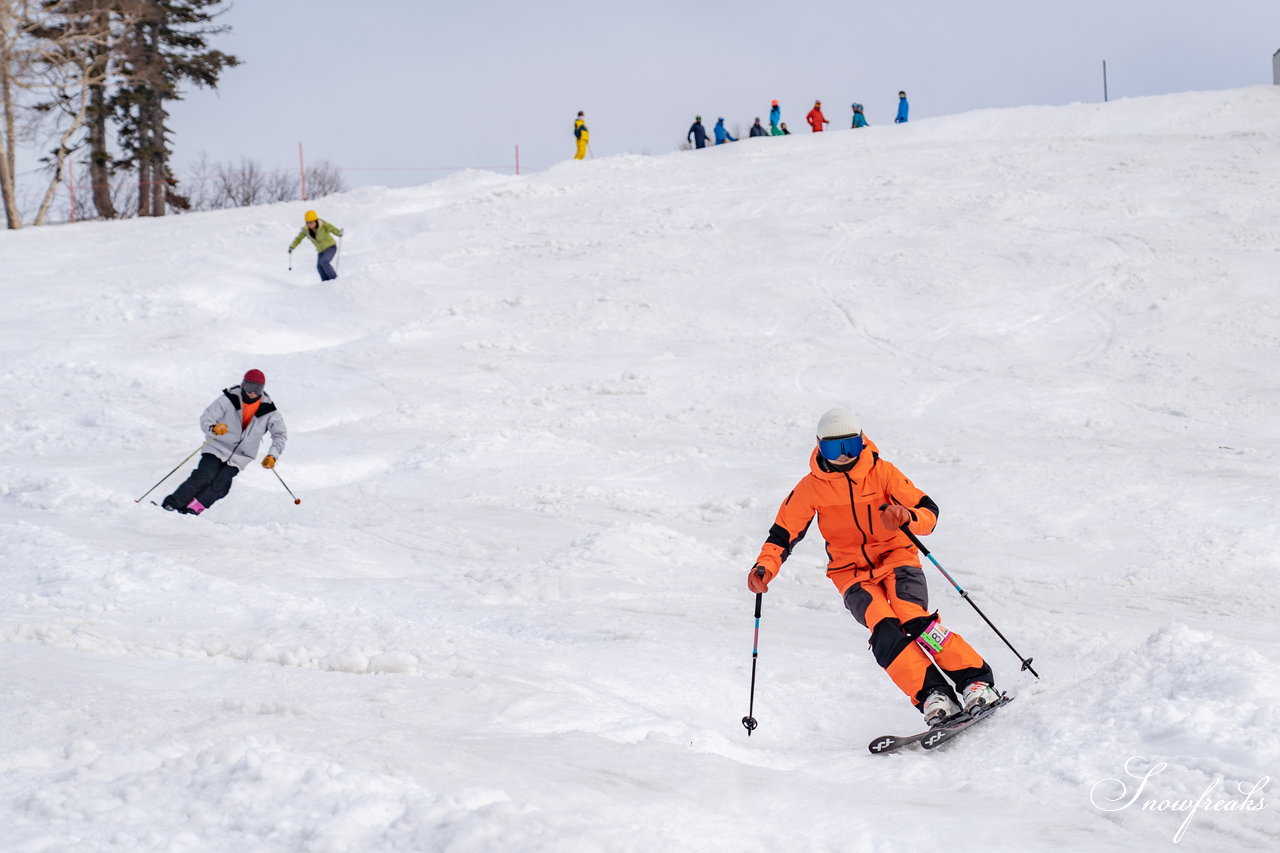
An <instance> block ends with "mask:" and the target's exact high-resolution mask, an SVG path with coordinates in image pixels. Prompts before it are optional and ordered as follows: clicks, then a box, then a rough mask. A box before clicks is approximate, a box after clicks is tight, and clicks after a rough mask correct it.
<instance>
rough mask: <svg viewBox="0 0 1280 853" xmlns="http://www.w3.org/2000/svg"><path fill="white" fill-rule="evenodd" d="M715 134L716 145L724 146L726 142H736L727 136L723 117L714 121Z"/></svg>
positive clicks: (727, 131)
mask: <svg viewBox="0 0 1280 853" xmlns="http://www.w3.org/2000/svg"><path fill="white" fill-rule="evenodd" d="M715 132H716V145H724V144H725V143H726V142H737V141H738V140H736V139H734V138H733V137H732V136H730V135H729V129H728V128H726V127H725V126H724V118H723V117H722V118H718V119H716V127H715Z"/></svg>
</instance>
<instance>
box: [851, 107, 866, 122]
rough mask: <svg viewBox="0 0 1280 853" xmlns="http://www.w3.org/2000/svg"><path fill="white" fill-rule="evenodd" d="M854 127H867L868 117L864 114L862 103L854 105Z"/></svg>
mask: <svg viewBox="0 0 1280 853" xmlns="http://www.w3.org/2000/svg"><path fill="white" fill-rule="evenodd" d="M852 126H853V127H866V126H867V117H866V116H864V115H863V114H862V104H854V105H853V125H852Z"/></svg>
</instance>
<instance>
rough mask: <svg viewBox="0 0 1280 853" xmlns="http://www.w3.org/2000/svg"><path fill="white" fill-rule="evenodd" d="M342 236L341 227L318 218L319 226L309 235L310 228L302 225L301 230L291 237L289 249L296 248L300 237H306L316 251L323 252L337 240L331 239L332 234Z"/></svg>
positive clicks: (300, 240) (300, 239)
mask: <svg viewBox="0 0 1280 853" xmlns="http://www.w3.org/2000/svg"><path fill="white" fill-rule="evenodd" d="M334 234H337V235H338V236H339V237H341V236H342V229H341V228H339V227H338V226H337V225H334V224H332V223H330V222H325V221H324V220H323V219H321V220H320V226H319V227H318V228H316V234H315V236H314V237H312V236H311V229H310V228H308V227H307V226H305V225H303V226H302V230H301V231H299V232H298V236H297V237H294V238H293V242H292V243H290V244H289V251H290V252H292V251H293V250H294V249H296V248H298V244H299V243H301V242H302V238H303V237H306V238H307V239H308V240H310V241H311V242H312V244H313V245H314V246H315V247H316V251H317V252H323V251H324V250H325V249H327V248H329V247H330V246H332V245H334V244H335V243H337V242H338V241H337V240H335V239H333V235H334Z"/></svg>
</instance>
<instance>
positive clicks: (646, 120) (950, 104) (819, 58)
mask: <svg viewBox="0 0 1280 853" xmlns="http://www.w3.org/2000/svg"><path fill="white" fill-rule="evenodd" d="M1050 5H1051V6H1052V8H1044V7H1046V6H1050ZM222 22H223V23H226V24H228V25H230V26H231V28H232V29H231V32H229V33H228V34H226V35H223V36H220V37H218V39H217V40H216V46H218V47H220V48H222V49H224V50H227V51H229V52H231V53H234V54H235V55H237V56H238V57H239V58H240V59H241V60H242V61H243V62H244V64H243V65H242V66H240V67H238V68H234V69H231V70H229V71H227V72H226V73H225V74H224V76H223V82H222V84H221V86H220V87H219V89H218V91H217V92H207V91H201V90H194V91H191V92H189V93H188V95H187V97H186V100H185V101H184V102H182V103H179V104H175V105H174V107H173V109H172V114H173V128H174V131H175V133H174V140H175V146H176V158H175V159H176V162H177V165H178V170H179V172H180V173H181V171H182V170H183V169H184V167H185V165H186V164H189V163H191V162H193V161H194V160H195V159H196V157H197V156H198V155H199V153H200V152H201V151H204V152H207V153H208V155H209V156H210V157H211V158H213V159H214V160H215V161H223V160H237V159H238V158H239V157H241V156H248V157H252V158H254V159H256V160H258V161H259V162H260V163H261V164H262V165H263V166H265V167H268V168H295V167H296V165H297V159H298V143H299V142H302V143H303V144H304V146H305V153H306V156H307V159H308V160H309V161H310V160H319V159H326V160H328V161H330V162H331V163H333V164H334V165H337V166H340V167H342V168H343V169H344V170H346V171H345V174H346V177H347V179H348V181H349V183H350V184H351V185H352V186H360V185H365V184H385V185H389V186H403V185H408V184H416V183H421V182H423V181H425V180H430V179H432V178H435V177H439V176H441V175H442V174H445V172H443V171H441V170H440V168H441V167H457V166H489V167H494V166H510V165H511V164H512V162H513V160H514V151H515V146H516V145H517V144H519V146H520V153H521V160H522V164H523V165H524V167H525V168H545V167H547V166H549V165H552V164H554V163H556V162H559V161H561V160H564V159H567V158H568V157H570V156H571V155H572V152H573V138H572V131H571V128H572V121H573V118H574V116H575V114H576V113H577V111H578V110H585V112H586V118H587V124H588V126H589V127H590V129H591V150H592V154H593V155H594V156H596V157H601V156H607V155H610V154H618V153H623V152H633V153H650V154H662V153H667V152H669V151H672V150H673V149H675V148H676V147H677V146H678V144H679V143H680V142H681V140H683V139H684V136H685V133H686V132H687V130H688V128H689V124H690V123H691V122H692V120H693V116H694V115H695V114H699V113H700V114H701V115H702V116H703V117H704V118H705V119H710V120H712V121H714V119H715V118H716V117H718V116H725V117H726V119H727V123H728V124H729V125H730V126H733V125H734V124H737V125H739V126H741V128H742V129H743V130H745V129H746V128H747V127H749V126H750V124H751V122H752V120H753V119H754V117H756V116H761V117H763V118H764V119H765V121H766V122H767V120H768V109H769V101H770V99H772V98H778V99H780V100H781V102H782V107H783V120H785V121H787V122H788V124H789V126H790V127H791V129H792V130H793V131H796V130H800V129H804V130H805V131H806V132H807V126H806V125H805V123H804V114H805V113H806V112H807V111H808V109H809V107H810V106H812V104H813V101H814V99H821V100H822V101H823V105H824V109H825V110H826V114H827V117H828V118H829V119H830V120H831V128H833V129H834V128H845V127H848V125H849V114H850V104H851V103H852V102H853V101H855V100H856V101H859V102H861V103H862V104H864V105H865V110H866V115H867V118H868V120H869V121H870V122H871V124H872V125H883V124H892V122H893V115H894V111H895V110H896V104H897V92H898V90H899V89H905V90H906V91H907V93H908V95H909V96H910V101H911V117H912V119H913V120H916V119H923V118H927V117H929V116H936V115H943V114H948V113H956V112H963V111H967V110H972V109H977V108H983V107H1004V106H1018V105H1024V104H1066V103H1073V102H1078V101H1101V100H1102V98H1103V79H1102V62H1103V60H1104V59H1105V60H1106V61H1107V70H1108V80H1109V89H1110V96H1111V97H1112V98H1113V99H1114V98H1123V97H1132V96H1138V95H1155V94H1167V93H1171V92H1182V91H1190V90H1204V89H1226V88H1235V87H1239V86H1246V85H1254V84H1261V83H1267V84H1269V83H1271V79H1272V78H1271V57H1272V54H1273V53H1275V51H1276V50H1277V49H1280V0H1215V2H1190V0H1109V2H1101V0H1073V2H1070V3H1053V4H1044V3H1027V2H995V1H994V0H977V2H968V3H957V2H954V0H947V2H942V0H925V1H924V2H906V0H903V2H897V3H887V2H886V3H877V4H869V3H850V2H836V0H821V2H817V1H816V0H815V2H805V0H795V2H777V0H770V1H769V2H764V1H763V0H738V2H732V3H728V2H725V3H697V2H689V0H679V2H676V0H645V2H609V0H590V1H589V2H588V0H549V1H548V2H539V3H528V2H511V0H466V2H461V3H459V2H448V3H444V2H439V3H437V2H430V3H429V2H421V0H362V2H359V3H352V2H350V0H345V2H337V0H305V2H304V0H239V2H236V3H234V4H232V5H231V7H230V10H229V11H228V12H227V13H226V14H225V15H224V16H223V18H222ZM1203 119H1204V117H1202V116H1194V115H1189V116H1188V121H1193V122H1194V121H1198V120H1203Z"/></svg>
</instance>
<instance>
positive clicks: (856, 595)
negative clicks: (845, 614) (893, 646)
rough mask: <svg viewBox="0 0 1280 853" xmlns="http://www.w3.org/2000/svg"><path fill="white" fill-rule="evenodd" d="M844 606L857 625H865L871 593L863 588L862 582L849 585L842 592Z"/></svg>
mask: <svg viewBox="0 0 1280 853" xmlns="http://www.w3.org/2000/svg"><path fill="white" fill-rule="evenodd" d="M844 606H845V609H846V610H848V611H849V612H850V613H852V614H853V618H854V619H857V620H858V624H859V625H861V626H862V627H863V628H865V627H867V608H868V607H870V606H871V593H869V592H867V591H866V590H865V589H863V588H862V584H854V585H853V586H851V587H849V589H848V591H847V592H845V594H844ZM895 621H896V620H895Z"/></svg>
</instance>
